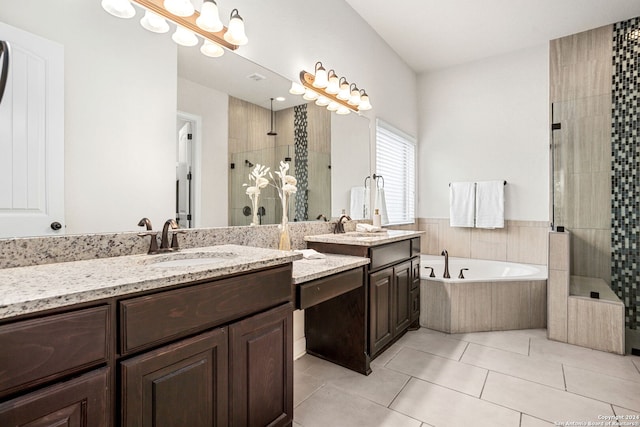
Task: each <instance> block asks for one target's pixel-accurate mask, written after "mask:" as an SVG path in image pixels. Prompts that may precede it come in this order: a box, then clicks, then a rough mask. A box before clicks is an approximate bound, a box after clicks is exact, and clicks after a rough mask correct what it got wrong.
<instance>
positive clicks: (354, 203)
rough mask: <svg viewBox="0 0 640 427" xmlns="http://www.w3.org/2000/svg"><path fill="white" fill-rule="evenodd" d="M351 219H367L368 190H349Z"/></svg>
mask: <svg viewBox="0 0 640 427" xmlns="http://www.w3.org/2000/svg"><path fill="white" fill-rule="evenodd" d="M349 212H350V216H351V219H369V189H368V188H365V187H353V188H351V210H350V211H349Z"/></svg>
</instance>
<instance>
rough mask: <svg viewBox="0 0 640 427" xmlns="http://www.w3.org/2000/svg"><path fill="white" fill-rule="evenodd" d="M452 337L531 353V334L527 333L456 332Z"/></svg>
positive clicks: (512, 350) (525, 353)
mask: <svg viewBox="0 0 640 427" xmlns="http://www.w3.org/2000/svg"><path fill="white" fill-rule="evenodd" d="M451 338H455V339H459V340H462V341H467V342H472V343H475V344H482V345H484V346H487V347H493V348H498V349H500V350H506V351H511V352H514V353H520V354H524V355H527V354H529V338H530V337H529V336H528V335H525V334H515V333H513V332H511V331H495V332H471V333H466V334H454V335H451Z"/></svg>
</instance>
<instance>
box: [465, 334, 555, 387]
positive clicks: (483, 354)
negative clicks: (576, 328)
mask: <svg viewBox="0 0 640 427" xmlns="http://www.w3.org/2000/svg"><path fill="white" fill-rule="evenodd" d="M460 361H461V362H463V363H468V364H469V365H473V366H478V367H480V368H484V369H489V370H491V371H497V372H501V373H503V374H507V375H511V376H514V377H518V378H522V379H525V380H529V381H533V382H537V383H541V384H545V385H548V386H551V387H555V388H559V389H561V390H564V378H563V375H562V364H560V363H557V362H548V361H546V360H543V359H532V358H530V357H528V356H525V355H522V354H518V353H512V352H510V351H504V350H498V349H495V348H490V347H485V346H482V345H477V344H473V343H472V344H469V347H467V350H466V351H465V352H464V355H462V359H461V360H460Z"/></svg>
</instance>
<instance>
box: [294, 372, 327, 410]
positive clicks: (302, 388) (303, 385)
mask: <svg viewBox="0 0 640 427" xmlns="http://www.w3.org/2000/svg"><path fill="white" fill-rule="evenodd" d="M323 385H324V382H323V381H322V380H320V379H318V378H316V377H314V376H312V375H309V374H306V373H304V372H297V371H295V370H294V371H293V406H294V407H296V406H298V405H299V404H300V403H301V402H303V401H304V400H305V399H307V398H308V397H309V396H311V395H312V394H313V393H314V392H315V391H317V390H318V389H320V387H322V386H323Z"/></svg>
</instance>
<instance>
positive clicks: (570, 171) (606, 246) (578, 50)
mask: <svg viewBox="0 0 640 427" xmlns="http://www.w3.org/2000/svg"><path fill="white" fill-rule="evenodd" d="M611 40H612V26H606V27H601V28H596V29H594V30H590V31H585V32H582V33H579V34H574V35H572V36H568V37H563V38H561V39H557V40H552V41H551V44H550V55H551V58H550V67H551V75H550V83H551V84H550V87H551V91H550V99H551V102H552V103H553V122H554V123H560V124H561V126H562V128H561V129H560V130H556V131H554V132H553V139H554V146H555V152H554V158H555V162H554V177H553V183H554V224H555V225H562V226H565V227H566V228H567V229H569V230H571V232H572V234H571V236H572V242H571V247H572V256H571V274H573V275H578V276H589V277H599V278H602V279H604V280H605V281H607V283H610V281H611V219H610V218H611V214H610V212H611V176H610V175H611V51H612V42H611Z"/></svg>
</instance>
